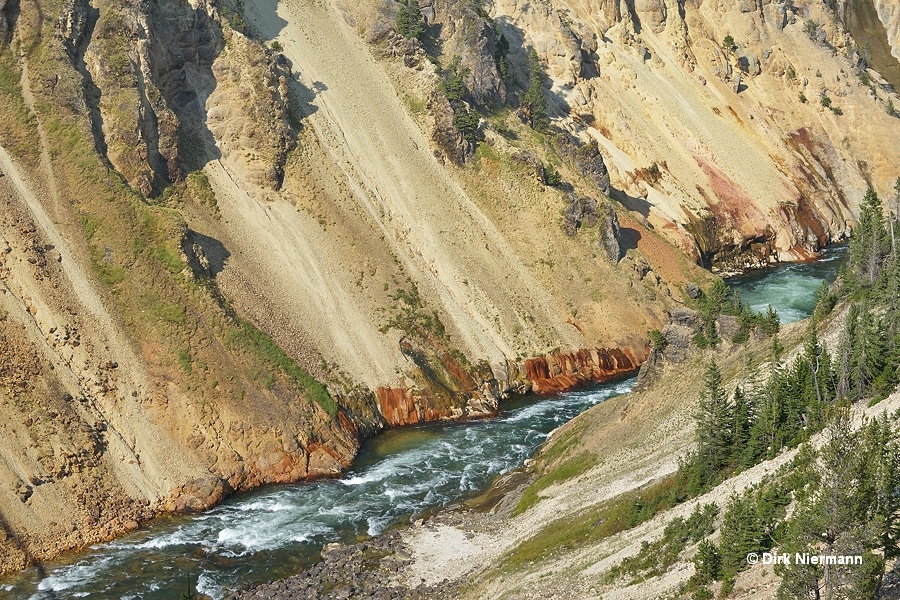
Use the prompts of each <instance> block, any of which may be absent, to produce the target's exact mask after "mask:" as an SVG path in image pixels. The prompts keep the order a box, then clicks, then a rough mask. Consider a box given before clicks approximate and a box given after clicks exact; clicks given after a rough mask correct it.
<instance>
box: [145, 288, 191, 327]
mask: <svg viewBox="0 0 900 600" xmlns="http://www.w3.org/2000/svg"><path fill="white" fill-rule="evenodd" d="M142 300H143V305H144V310H146V311H147V312H148V313H150V314H151V315H152V316H153V317H155V318H156V319H158V320H160V321H164V322H166V323H172V324H173V325H184V308H182V307H181V306H178V305H177V304H169V303H168V302H166V301H165V300H163V299H162V298H160V297H159V295H158V294H157V293H156V292H155V291H150V292H148V293H147V294H144V296H143V298H142Z"/></svg>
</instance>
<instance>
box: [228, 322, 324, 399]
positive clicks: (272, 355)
mask: <svg viewBox="0 0 900 600" xmlns="http://www.w3.org/2000/svg"><path fill="white" fill-rule="evenodd" d="M228 341H229V343H231V344H233V345H235V346H238V347H241V348H244V349H245V350H247V351H249V352H252V353H253V354H255V355H256V356H259V357H260V358H262V359H263V360H264V361H266V362H267V363H269V364H270V365H272V366H275V367H278V368H279V369H281V370H282V371H284V373H285V374H287V375H288V376H289V377H290V378H292V379H293V380H295V381H296V382H297V383H299V384H300V386H301V387H302V388H303V389H304V391H305V392H306V396H307V398H308V399H310V400H312V401H314V402H315V403H316V404H318V405H319V406H320V407H321V408H322V410H324V411H325V412H327V413H328V414H329V415H331V416H332V417H334V416H337V411H338V406H337V403H336V402H335V401H334V399H333V398H332V397H331V395H329V393H328V390H327V389H325V386H324V385H322V384H321V383H319V382H318V381H316V380H315V379H314V378H313V377H312V375H310V374H309V373H307V372H306V371H304V370H303V369H302V368H300V366H299V365H298V364H297V363H295V362H294V361H293V360H292V359H291V357H289V356H288V355H287V354H285V353H284V350H282V349H281V348H279V347H278V345H277V344H276V343H275V342H273V341H272V339H271V338H270V337H269V336H267V335H266V334H265V333H263V332H262V331H260V330H259V329H257V328H256V327H255V326H254V325H253V324H252V323H250V322H249V321H245V320H243V319H238V328H235V329H232V330H231V331H230V332H229V334H228ZM273 385H274V382H273Z"/></svg>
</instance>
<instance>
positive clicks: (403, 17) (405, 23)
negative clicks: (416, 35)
mask: <svg viewBox="0 0 900 600" xmlns="http://www.w3.org/2000/svg"><path fill="white" fill-rule="evenodd" d="M394 29H395V30H396V31H397V33H399V34H400V35H402V36H403V37H409V6H407V4H406V2H403V1H402V0H401V2H400V7H399V8H398V9H397V17H396V19H395V21H394Z"/></svg>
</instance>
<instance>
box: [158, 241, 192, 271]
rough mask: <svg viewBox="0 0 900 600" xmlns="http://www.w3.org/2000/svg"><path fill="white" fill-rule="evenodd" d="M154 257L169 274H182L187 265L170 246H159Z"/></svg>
mask: <svg viewBox="0 0 900 600" xmlns="http://www.w3.org/2000/svg"><path fill="white" fill-rule="evenodd" d="M154 255H155V256H156V258H157V259H158V260H159V262H161V263H162V264H163V266H164V267H165V268H166V270H167V271H168V272H169V273H172V274H176V273H181V272H182V271H183V270H184V266H185V265H184V262H183V261H182V260H181V257H180V256H178V254H177V253H176V252H175V251H173V250H172V249H171V248H169V245H168V244H165V243H163V244H160V245H158V246H157V247H156V250H155V251H154Z"/></svg>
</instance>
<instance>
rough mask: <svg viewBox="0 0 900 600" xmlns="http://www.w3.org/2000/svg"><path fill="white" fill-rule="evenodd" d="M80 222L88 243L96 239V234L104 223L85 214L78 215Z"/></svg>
mask: <svg viewBox="0 0 900 600" xmlns="http://www.w3.org/2000/svg"><path fill="white" fill-rule="evenodd" d="M78 222H79V223H81V228H82V229H83V230H84V237H85V238H86V239H87V240H88V241H90V240H91V238H93V237H94V234H95V233H97V230H98V229H100V224H101V223H103V221H101V220H100V219H98V218H96V217H92V216H91V215H88V214H85V213H81V214H79V215H78Z"/></svg>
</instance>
